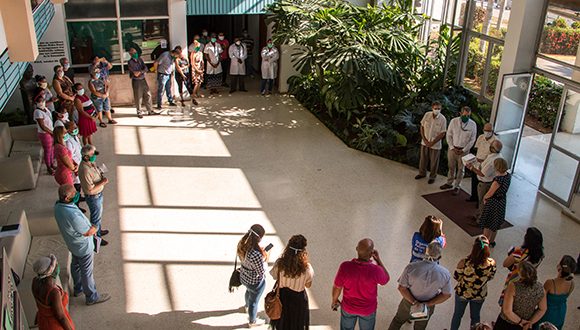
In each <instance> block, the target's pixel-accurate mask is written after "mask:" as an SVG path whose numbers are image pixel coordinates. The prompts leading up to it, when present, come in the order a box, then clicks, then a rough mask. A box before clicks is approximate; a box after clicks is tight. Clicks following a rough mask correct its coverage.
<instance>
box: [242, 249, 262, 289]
mask: <svg viewBox="0 0 580 330" xmlns="http://www.w3.org/2000/svg"><path fill="white" fill-rule="evenodd" d="M265 272H266V270H265V269H264V256H263V255H262V252H261V251H260V250H257V249H252V250H250V251H248V253H246V257H245V258H244V260H242V268H241V271H240V280H241V282H242V284H244V285H256V284H259V283H260V282H262V281H263V280H264V273H265Z"/></svg>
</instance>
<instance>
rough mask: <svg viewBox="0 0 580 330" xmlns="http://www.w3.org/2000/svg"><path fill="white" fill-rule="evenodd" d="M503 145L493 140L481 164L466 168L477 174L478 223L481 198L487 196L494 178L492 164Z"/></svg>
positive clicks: (476, 217)
mask: <svg viewBox="0 0 580 330" xmlns="http://www.w3.org/2000/svg"><path fill="white" fill-rule="evenodd" d="M502 148H503V144H502V143H501V141H500V140H494V141H493V142H492V143H491V145H490V146H489V148H488V151H489V152H488V155H487V157H485V160H484V161H483V162H482V163H477V164H475V165H474V164H469V165H468V168H469V169H470V170H471V171H472V172H474V173H475V174H477V180H478V181H479V184H478V185H477V190H476V191H477V195H478V197H479V200H478V204H477V205H478V207H477V212H476V213H475V219H476V221H479V217H480V216H481V212H482V211H483V197H484V196H485V194H487V191H488V190H489V188H491V184H492V183H493V179H494V178H495V166H494V164H493V162H494V161H495V160H496V159H498V158H500V157H501V154H500V152H501V149H502Z"/></svg>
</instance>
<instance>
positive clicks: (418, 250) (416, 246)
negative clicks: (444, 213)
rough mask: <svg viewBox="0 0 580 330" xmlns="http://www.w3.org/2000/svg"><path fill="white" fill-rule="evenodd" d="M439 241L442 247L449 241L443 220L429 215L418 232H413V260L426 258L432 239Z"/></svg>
mask: <svg viewBox="0 0 580 330" xmlns="http://www.w3.org/2000/svg"><path fill="white" fill-rule="evenodd" d="M434 240H435V241H437V242H439V244H441V247H445V244H446V243H447V241H446V239H445V235H444V234H443V220H441V219H439V218H437V217H436V216H433V215H428V216H427V217H426V218H425V220H424V221H423V224H422V225H421V228H419V231H418V232H415V234H413V239H412V246H411V262H414V261H421V260H423V258H425V251H426V250H427V245H429V243H431V242H432V241H434Z"/></svg>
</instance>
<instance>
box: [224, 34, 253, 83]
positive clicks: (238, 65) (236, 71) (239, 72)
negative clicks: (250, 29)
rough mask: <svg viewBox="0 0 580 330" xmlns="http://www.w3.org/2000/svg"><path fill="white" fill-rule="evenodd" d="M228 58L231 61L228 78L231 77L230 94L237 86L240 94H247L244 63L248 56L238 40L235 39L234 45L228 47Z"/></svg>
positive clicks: (244, 47)
mask: <svg viewBox="0 0 580 330" xmlns="http://www.w3.org/2000/svg"><path fill="white" fill-rule="evenodd" d="M222 54H223V53H222ZM229 56H230V59H231V64H230V76H232V86H231V88H230V93H233V92H235V91H236V90H237V89H238V84H239V90H240V91H241V92H247V90H246V84H245V82H244V76H245V75H246V64H245V61H246V57H247V56H248V54H247V53H246V46H244V44H242V41H241V40H240V38H236V39H235V42H234V44H233V45H231V46H230V50H229Z"/></svg>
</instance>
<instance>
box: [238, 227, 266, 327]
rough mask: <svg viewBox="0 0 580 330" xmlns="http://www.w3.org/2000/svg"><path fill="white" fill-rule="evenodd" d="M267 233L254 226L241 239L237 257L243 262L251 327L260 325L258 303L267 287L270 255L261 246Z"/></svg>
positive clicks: (243, 278) (242, 279)
mask: <svg viewBox="0 0 580 330" xmlns="http://www.w3.org/2000/svg"><path fill="white" fill-rule="evenodd" d="M265 232H266V231H265V230H264V227H262V226H261V225H258V224H255V225H253V226H252V227H251V228H250V230H249V231H248V232H247V233H246V234H245V235H244V236H243V237H242V239H240V242H239V243H238V248H237V255H238V257H239V258H240V260H241V261H242V267H241V269H240V280H241V282H242V284H243V285H244V286H245V287H246V295H245V299H246V304H245V306H246V308H247V309H248V316H249V326H250V327H253V326H256V325H258V324H257V320H256V315H257V313H258V302H259V301H260V297H261V296H262V293H263V292H264V288H265V287H266V279H265V278H264V273H265V269H264V262H265V261H267V259H268V254H267V253H266V251H265V250H264V249H263V248H262V247H261V246H260V241H261V240H262V237H264V234H265Z"/></svg>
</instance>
